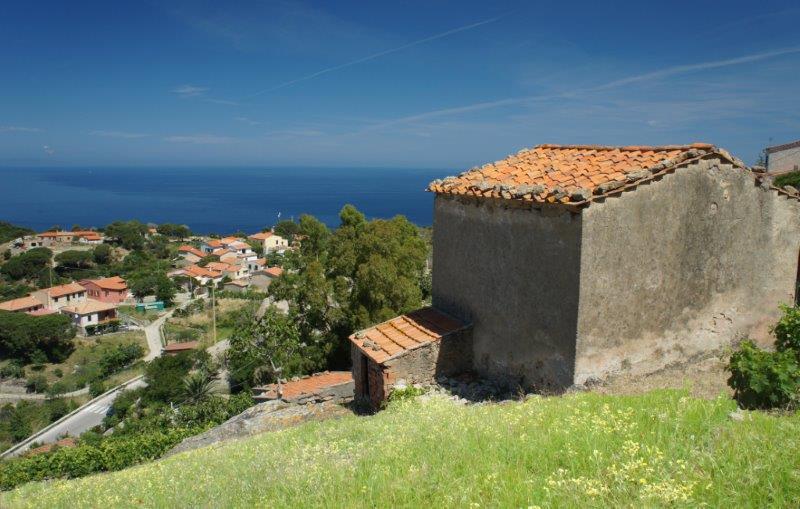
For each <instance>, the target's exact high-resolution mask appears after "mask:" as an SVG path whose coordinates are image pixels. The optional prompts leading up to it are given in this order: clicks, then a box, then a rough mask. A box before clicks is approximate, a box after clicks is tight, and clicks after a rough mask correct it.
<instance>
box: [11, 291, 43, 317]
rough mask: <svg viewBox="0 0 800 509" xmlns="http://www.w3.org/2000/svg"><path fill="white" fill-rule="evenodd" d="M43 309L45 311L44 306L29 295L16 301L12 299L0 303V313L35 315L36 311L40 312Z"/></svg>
mask: <svg viewBox="0 0 800 509" xmlns="http://www.w3.org/2000/svg"><path fill="white" fill-rule="evenodd" d="M44 309H45V307H44V304H42V303H41V301H39V299H35V298H33V297H31V296H30V295H28V296H26V297H20V298H18V299H12V300H7V301H5V302H0V310H1V311H12V312H15V313H28V314H36V312H37V311H42V310H44Z"/></svg>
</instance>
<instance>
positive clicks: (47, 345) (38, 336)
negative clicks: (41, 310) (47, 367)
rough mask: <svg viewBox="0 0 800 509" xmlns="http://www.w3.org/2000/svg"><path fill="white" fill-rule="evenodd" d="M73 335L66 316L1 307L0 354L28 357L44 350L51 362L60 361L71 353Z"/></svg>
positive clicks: (1, 355)
mask: <svg viewBox="0 0 800 509" xmlns="http://www.w3.org/2000/svg"><path fill="white" fill-rule="evenodd" d="M74 337H75V328H74V327H73V326H72V322H71V321H70V319H69V317H68V316H65V315H45V316H30V315H26V314H25V313H11V312H8V311H0V357H6V358H13V359H21V360H24V361H28V360H31V359H32V358H34V357H35V356H36V355H39V354H40V353H43V354H44V355H45V356H46V359H48V360H50V361H51V362H61V361H63V360H64V359H66V358H67V357H68V356H69V354H70V353H72V350H73V348H74V345H73V343H72V339H73V338H74Z"/></svg>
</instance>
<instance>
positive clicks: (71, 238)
mask: <svg viewBox="0 0 800 509" xmlns="http://www.w3.org/2000/svg"><path fill="white" fill-rule="evenodd" d="M72 242H79V243H81V244H102V243H103V236H102V235H101V234H100V233H98V232H96V231H94V230H80V231H74V232H68V231H56V232H42V233H37V234H36V235H35V236H31V237H26V238H25V246H26V247H27V248H34V247H49V246H53V245H57V244H69V243H72Z"/></svg>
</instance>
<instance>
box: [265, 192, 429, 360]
mask: <svg viewBox="0 0 800 509" xmlns="http://www.w3.org/2000/svg"><path fill="white" fill-rule="evenodd" d="M339 217H340V220H341V225H340V226H339V228H337V229H336V230H335V231H334V232H333V234H332V235H331V234H329V232H328V230H327V228H326V227H325V226H324V225H323V224H322V223H320V222H319V221H317V220H316V219H314V218H311V217H310V216H304V217H302V218H301V220H300V226H301V230H302V234H303V235H307V236H308V237H307V238H306V239H304V240H303V244H302V247H301V250H300V255H299V257H298V258H297V259H295V260H293V262H292V263H293V264H294V265H295V267H293V268H294V269H295V270H293V271H286V272H284V274H283V275H282V276H281V277H280V278H278V279H277V280H275V281H274V282H273V283H272V284H271V285H270V287H269V294H270V295H271V296H272V297H273V298H275V299H277V300H287V301H288V302H289V304H290V305H289V309H290V314H291V316H292V318H293V319H294V320H295V321H296V323H297V326H298V328H299V330H300V334H301V338H302V340H303V341H323V340H324V341H326V342H327V343H328V345H329V346H330V347H331V349H330V357H329V359H328V360H329V367H330V368H333V367H339V366H344V365H347V364H349V343H348V339H347V337H348V336H349V335H350V334H351V333H352V332H353V331H354V330H358V329H360V328H364V327H366V326H369V325H371V324H374V323H377V322H380V321H383V320H386V319H388V318H391V317H392V316H395V315H397V314H400V313H404V312H407V311H411V310H413V309H415V308H417V307H419V306H421V305H422V298H423V286H424V285H425V283H426V278H425V266H426V260H427V256H428V243H427V242H426V241H425V239H424V238H423V237H422V236H421V235H420V233H419V230H418V229H417V227H416V226H415V225H414V224H412V223H411V222H409V221H408V220H407V219H406V218H405V217H402V216H396V217H394V218H392V219H389V220H384V219H376V220H372V221H367V219H366V218H365V217H364V215H363V214H362V213H361V212H359V211H358V210H357V209H356V208H355V207H353V206H352V205H346V206H345V207H343V208H342V211H341V213H340V215H339ZM293 256H296V255H293Z"/></svg>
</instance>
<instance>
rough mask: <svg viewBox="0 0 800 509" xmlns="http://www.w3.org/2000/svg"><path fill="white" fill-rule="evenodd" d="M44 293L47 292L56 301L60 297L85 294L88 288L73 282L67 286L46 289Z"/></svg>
mask: <svg viewBox="0 0 800 509" xmlns="http://www.w3.org/2000/svg"><path fill="white" fill-rule="evenodd" d="M43 291H44V292H46V293H47V295H49V296H50V297H52V298H54V299H56V298H58V297H63V296H64V295H70V294H73V293H79V292H85V291H86V288H84V287H82V286H81V285H79V284H78V283H74V282H73V283H67V284H65V285H59V286H51V287H50V288H45V289H44V290H43Z"/></svg>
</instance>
